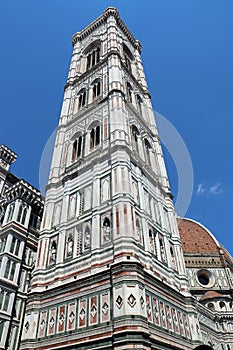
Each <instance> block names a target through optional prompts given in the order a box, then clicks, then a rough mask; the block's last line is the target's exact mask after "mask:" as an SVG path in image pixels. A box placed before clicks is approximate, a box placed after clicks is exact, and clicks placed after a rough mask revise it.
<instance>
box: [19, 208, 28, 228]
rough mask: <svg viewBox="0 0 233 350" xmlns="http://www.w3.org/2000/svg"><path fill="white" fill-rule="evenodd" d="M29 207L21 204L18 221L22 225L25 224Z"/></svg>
mask: <svg viewBox="0 0 233 350" xmlns="http://www.w3.org/2000/svg"><path fill="white" fill-rule="evenodd" d="M27 210H28V208H27V206H26V205H24V204H20V206H19V211H18V215H17V221H18V222H20V223H21V224H22V225H24V224H25V221H26V216H27Z"/></svg>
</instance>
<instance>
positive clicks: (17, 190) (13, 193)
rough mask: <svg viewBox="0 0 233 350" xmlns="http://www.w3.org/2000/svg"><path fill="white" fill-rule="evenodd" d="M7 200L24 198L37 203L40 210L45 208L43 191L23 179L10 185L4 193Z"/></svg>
mask: <svg viewBox="0 0 233 350" xmlns="http://www.w3.org/2000/svg"><path fill="white" fill-rule="evenodd" d="M4 197H5V199H6V201H7V202H10V201H12V200H14V199H16V198H22V199H23V200H24V201H25V202H27V203H28V204H31V205H36V206H38V207H39V209H40V210H43V206H44V204H43V203H44V198H43V196H42V195H41V193H40V192H39V191H38V190H37V189H36V188H34V187H33V186H31V185H30V184H29V183H28V182H26V181H24V180H23V179H22V180H20V181H18V182H17V183H16V184H14V185H13V186H12V187H10V188H9V189H8V190H7V191H6V192H5V194H4Z"/></svg>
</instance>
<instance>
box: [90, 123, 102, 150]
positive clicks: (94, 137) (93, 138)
mask: <svg viewBox="0 0 233 350" xmlns="http://www.w3.org/2000/svg"><path fill="white" fill-rule="evenodd" d="M99 144H100V126H99V125H97V126H96V127H93V128H92V129H91V132H90V149H92V148H94V147H95V146H98V145H99Z"/></svg>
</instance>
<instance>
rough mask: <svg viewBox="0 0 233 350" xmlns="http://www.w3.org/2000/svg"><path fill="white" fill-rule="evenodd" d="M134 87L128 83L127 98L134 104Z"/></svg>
mask: <svg viewBox="0 0 233 350" xmlns="http://www.w3.org/2000/svg"><path fill="white" fill-rule="evenodd" d="M132 90H133V89H132V86H131V85H130V83H129V82H127V83H126V98H127V100H128V101H129V102H131V103H132Z"/></svg>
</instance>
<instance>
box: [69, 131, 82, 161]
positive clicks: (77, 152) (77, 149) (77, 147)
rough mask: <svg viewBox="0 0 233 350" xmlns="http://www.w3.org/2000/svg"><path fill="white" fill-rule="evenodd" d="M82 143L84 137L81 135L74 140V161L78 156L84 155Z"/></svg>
mask: <svg viewBox="0 0 233 350" xmlns="http://www.w3.org/2000/svg"><path fill="white" fill-rule="evenodd" d="M82 145H83V137H82V136H81V135H80V136H79V137H78V138H77V139H76V140H75V141H74V142H73V146H72V162H75V161H76V159H77V158H79V157H81V155H82Z"/></svg>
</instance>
